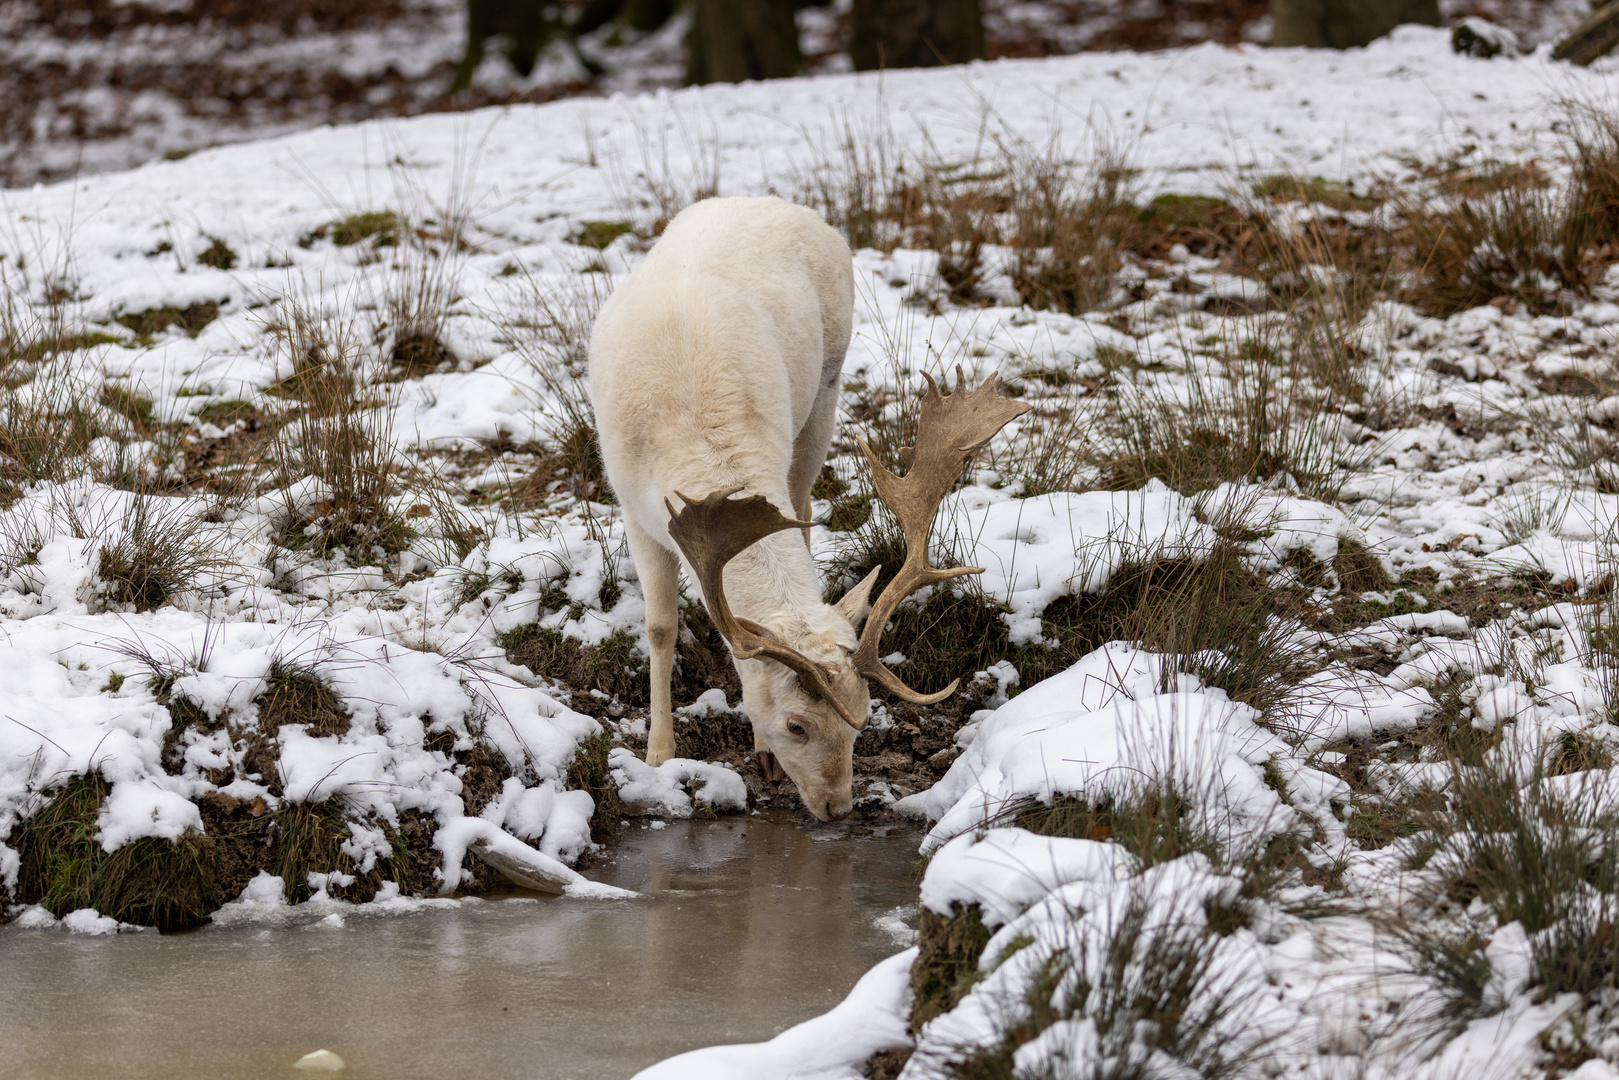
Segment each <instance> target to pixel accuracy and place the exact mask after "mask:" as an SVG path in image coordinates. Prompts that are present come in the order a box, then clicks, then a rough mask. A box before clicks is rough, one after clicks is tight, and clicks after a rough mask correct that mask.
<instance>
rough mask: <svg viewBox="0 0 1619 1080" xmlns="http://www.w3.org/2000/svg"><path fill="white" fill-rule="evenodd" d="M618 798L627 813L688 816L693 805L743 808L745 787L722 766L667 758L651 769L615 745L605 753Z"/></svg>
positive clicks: (740, 780)
mask: <svg viewBox="0 0 1619 1080" xmlns="http://www.w3.org/2000/svg"><path fill="white" fill-rule="evenodd" d="M607 762H608V764H609V765H610V766H611V767H612V770H613V779H614V780H616V781H617V782H618V797H619V799H620V800H621V801H622V802H623V804H624V806H625V808H626V809H627V810H628V811H629V812H630V813H635V814H663V815H666V816H668V817H676V818H688V817H691V815H692V810H693V808H694V806H695V805H699V804H700V805H703V806H707V807H711V808H713V809H715V810H736V811H740V810H746V809H747V807H748V789H747V787H746V785H744V784H743V783H742V778H741V777H740V776H738V775H737V774H736V773H735V772H733V771H731V770H730V769H728V768H726V767H725V766H724V765H720V764H717V763H710V762H706V761H693V760H691V759H690V758H670V759H669V760H668V761H665V762H664V763H663V764H662V765H659V766H658V767H657V768H653V767H652V766H650V765H648V764H647V763H646V762H644V761H642V760H641V759H640V758H638V757H636V756H635V755H634V754H633V753H631V752H630V751H628V750H626V749H624V748H623V747H618V748H617V749H615V750H613V751H612V752H611V753H609V754H608V756H607Z"/></svg>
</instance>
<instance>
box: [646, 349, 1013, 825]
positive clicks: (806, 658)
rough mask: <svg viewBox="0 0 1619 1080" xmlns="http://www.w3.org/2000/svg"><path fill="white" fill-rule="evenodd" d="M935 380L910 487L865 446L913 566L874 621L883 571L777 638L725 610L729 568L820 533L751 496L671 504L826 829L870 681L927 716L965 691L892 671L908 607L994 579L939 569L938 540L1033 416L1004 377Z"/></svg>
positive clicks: (747, 680) (889, 590) (836, 813)
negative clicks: (938, 590) (980, 476)
mask: <svg viewBox="0 0 1619 1080" xmlns="http://www.w3.org/2000/svg"><path fill="white" fill-rule="evenodd" d="M924 378H927V381H928V389H927V393H926V394H925V395H924V396H923V398H922V409H921V418H920V420H919V422H918V425H917V433H916V446H915V447H908V448H906V449H905V450H902V451H901V452H900V458H901V461H902V462H903V463H904V465H905V468H906V472H905V475H904V476H903V477H900V476H896V475H895V474H893V473H891V472H889V471H888V470H887V469H886V468H884V467H883V465H882V464H881V463H880V462H879V461H878V460H877V457H876V455H875V454H873V453H872V451H871V447H869V446H867V445H866V442H865V440H863V439H862V440H861V441H860V449H861V450H862V452H864V454H865V456H866V461H867V462H868V463H869V465H870V467H871V476H872V482H873V484H874V485H875V487H876V489H877V495H878V497H879V498H880V499H882V501H883V503H884V504H885V505H886V506H887V507H888V509H889V511H890V512H891V513H892V514H893V515H894V518H895V520H897V521H898V522H899V524H900V528H901V529H902V530H903V532H904V534H905V561H904V563H903V564H901V566H900V568H899V572H898V573H897V574H895V575H894V579H893V580H892V581H890V582H889V583H888V586H887V587H886V588H885V589H884V590H883V591H882V594H881V595H880V596H878V597H877V600H876V601H875V603H872V604H871V605H870V608H871V609H870V616H869V618H865V616H866V611H867V604H868V600H869V597H870V594H871V588H872V585H873V583H874V582H875V581H876V578H877V573H878V570H873V571H872V572H871V573H870V574H869V575H867V577H866V579H865V580H864V581H862V582H861V583H860V584H859V585H856V586H855V587H854V588H853V589H851V590H849V592H848V593H847V594H846V595H845V596H844V597H843V599H841V600H839V601H838V602H837V603H836V604H829V605H825V606H824V608H823V609H822V610H820V611H818V612H815V613H814V614H813V615H812V616H811V618H810V619H808V620H806V621H803V622H801V623H798V624H795V625H784V626H775V627H767V626H763V625H761V624H759V623H757V622H753V621H751V620H749V619H744V618H740V617H738V616H736V615H735V614H733V613H732V611H731V609H730V606H729V605H728V604H727V603H726V601H725V585H724V581H723V575H722V571H723V570H724V569H725V564H726V563H728V562H729V561H730V560H731V559H732V558H734V557H735V556H736V555H737V554H739V553H740V552H742V551H743V550H745V549H746V548H748V547H749V546H750V545H752V544H754V543H757V542H758V541H759V540H762V539H763V538H764V537H766V536H769V535H771V534H773V533H777V532H781V531H782V530H785V529H802V528H807V527H808V526H809V525H810V522H807V521H795V520H793V519H792V518H789V517H787V516H786V515H784V514H783V513H782V512H781V511H780V510H778V509H776V507H775V506H773V505H772V504H771V503H770V502H769V500H767V499H766V498H765V497H764V496H763V495H750V496H746V497H744V498H740V499H734V498H732V497H731V496H733V495H735V494H736V493H737V492H739V491H740V490H741V488H732V489H729V490H726V491H716V492H712V493H710V494H709V495H708V496H707V497H705V498H703V499H700V500H694V499H691V498H689V497H688V496H686V495H684V494H680V499H681V501H682V502H683V503H684V504H685V505H683V506H682V507H681V508H680V509H678V510H677V509H675V507H674V506H673V505H669V515H670V522H669V535H670V536H671V537H673V538H674V540H675V543H677V544H679V545H680V549H681V551H682V552H684V553H685V555H686V559H687V561H689V562H690V563H691V566H692V569H693V571H694V572H695V573H696V575H697V579H698V585H699V586H700V587H701V589H702V592H703V600H704V603H705V604H706V605H707V607H708V612H709V618H710V619H711V620H712V621H713V623H714V625H715V627H716V628H717V629H718V630H719V631H720V633H721V634H723V635H724V636H725V640H726V641H727V642H729V643H730V646H731V654H732V655H733V656H734V657H735V658H736V660H737V672H738V674H739V675H740V676H741V679H742V688H743V693H742V700H743V706H744V707H745V708H746V709H747V711H748V716H749V718H750V719H751V720H752V722H753V725H754V730H755V731H757V732H758V733H759V734H760V735H761V736H762V738H763V739H764V741H765V744H766V745H767V746H769V747H770V751H771V753H772V754H774V755H775V758H776V760H777V761H779V762H780V763H781V767H782V768H783V769H784V770H785V771H786V773H787V775H788V776H789V777H791V778H792V780H793V783H794V784H796V785H797V786H798V793H799V796H800V797H801V798H802V799H803V800H804V805H805V806H807V807H809V810H810V813H812V814H814V815H815V816H816V817H818V818H820V819H821V820H823V821H826V820H830V819H836V818H841V817H843V816H845V815H846V814H848V813H849V810H850V807H851V806H852V804H853V792H852V791H851V782H852V779H853V755H854V740H855V737H856V736H857V735H858V734H859V733H860V731H861V729H863V728H864V727H865V726H866V720H867V718H868V716H869V712H870V701H871V697H870V689H869V686H868V682H867V681H868V680H871V681H875V682H876V683H877V684H878V685H879V686H881V687H882V688H883V689H884V690H887V691H888V692H889V693H890V694H893V695H894V696H895V697H897V698H899V699H901V700H903V701H910V702H914V703H916V704H919V705H929V704H933V703H935V702H938V701H942V700H944V699H945V698H947V697H949V696H950V695H951V694H953V693H954V692H955V689H956V686H957V685H958V683H959V682H960V680H959V679H957V680H953V681H952V682H951V683H950V685H949V686H947V687H945V688H944V689H943V690H940V691H938V692H937V693H933V694H921V693H918V692H916V691H915V690H912V689H911V688H910V687H908V686H906V685H905V683H904V682H903V681H902V680H901V679H900V678H899V676H897V675H895V674H894V673H893V672H892V671H890V670H889V669H888V668H887V667H886V666H884V665H883V663H882V661H880V660H879V659H878V654H879V651H880V650H879V649H878V645H879V643H880V639H881V637H882V634H883V630H884V628H885V627H886V626H887V625H888V620H889V619H890V618H891V617H892V616H893V614H894V611H895V609H896V608H898V607H899V605H900V603H901V602H902V601H903V600H904V599H905V598H906V597H908V596H910V595H911V594H912V593H914V592H916V591H917V590H919V589H922V588H925V587H927V586H929V585H933V584H936V583H937V582H940V581H944V580H946V579H948V578H953V577H957V576H959V575H962V574H981V573H983V570H982V569H981V568H979V567H973V566H956V567H950V568H946V569H941V568H939V567H935V566H933V565H931V564H930V563H929V562H928V535H929V533H930V532H931V531H932V529H933V519H934V517H935V516H936V515H937V514H938V511H939V504H940V502H941V501H943V499H944V497H945V496H946V495H947V494H949V492H950V489H951V488H952V487H953V486H955V482H956V480H957V478H958V477H960V476H961V471H962V469H963V468H965V467H966V464H967V462H968V461H969V460H970V459H971V458H972V456H973V454H974V453H976V452H977V451H978V449H979V448H980V447H982V446H983V445H984V444H985V443H987V442H988V441H989V440H990V438H991V437H992V436H993V435H994V434H995V433H996V432H997V431H999V430H1000V429H1001V428H1002V427H1004V426H1005V425H1006V424H1007V423H1008V422H1009V421H1011V420H1012V419H1014V418H1015V417H1017V416H1019V415H1021V414H1022V413H1023V412H1024V411H1026V410H1027V409H1028V405H1026V404H1024V403H1023V402H1020V401H1011V400H1009V399H1007V398H1006V397H1005V396H1004V395H1002V394H1001V393H1000V392H999V390H998V388H997V387H998V382H999V380H998V379H997V378H996V377H995V376H991V377H990V378H989V379H987V380H985V382H984V383H983V384H981V385H980V386H979V387H978V389H976V390H972V391H968V390H967V389H966V382H965V380H964V379H963V377H962V375H961V371H960V369H959V368H958V369H957V371H956V392H955V393H950V392H949V386H948V383H947V384H946V388H945V392H944V393H940V391H939V388H938V386H937V385H935V384H934V382H933V379H932V378H931V377H928V376H924ZM677 494H679V493H677ZM879 569H880V568H879ZM863 618H864V619H865V629H864V631H861V630H860V624H861V621H862V619H863Z"/></svg>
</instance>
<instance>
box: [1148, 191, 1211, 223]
mask: <svg viewBox="0 0 1619 1080" xmlns="http://www.w3.org/2000/svg"><path fill="white" fill-rule="evenodd" d="M1228 209H1229V207H1228V206H1227V205H1226V203H1225V202H1224V201H1223V200H1221V199H1215V198H1211V197H1210V196H1207V195H1175V194H1164V195H1159V196H1157V197H1156V198H1154V199H1153V200H1152V202H1150V203H1148V204H1147V205H1146V206H1145V207H1143V208H1142V210H1141V220H1142V221H1143V222H1146V223H1154V224H1158V225H1162V226H1164V227H1166V228H1169V229H1208V228H1213V227H1214V224H1215V219H1216V217H1217V216H1218V215H1219V214H1220V213H1221V212H1223V211H1225V210H1228Z"/></svg>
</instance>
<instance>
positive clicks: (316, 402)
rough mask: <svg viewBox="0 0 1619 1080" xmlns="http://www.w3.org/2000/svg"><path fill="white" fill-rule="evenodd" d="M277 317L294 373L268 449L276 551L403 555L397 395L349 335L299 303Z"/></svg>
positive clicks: (405, 526)
mask: <svg viewBox="0 0 1619 1080" xmlns="http://www.w3.org/2000/svg"><path fill="white" fill-rule="evenodd" d="M280 308H281V310H280V312H279V321H277V322H274V323H271V324H270V325H269V326H268V327H267V329H268V330H269V331H270V332H271V333H273V334H274V335H275V338H276V341H277V343H278V344H279V345H280V347H281V349H282V350H283V352H284V355H286V356H287V357H288V358H289V359H290V360H291V361H292V369H293V373H292V375H291V377H290V378H288V379H286V380H284V381H283V382H282V383H281V384H280V386H279V387H278V391H279V393H280V394H281V395H282V396H283V397H284V398H286V399H288V402H289V409H290V411H291V413H292V415H291V417H290V419H287V421H286V423H285V424H284V426H282V427H281V429H280V431H279V432H278V433H277V435H276V437H275V439H274V441H273V442H272V443H271V444H270V470H271V471H270V477H269V483H270V485H271V488H272V490H273V491H274V493H275V494H276V495H277V497H279V499H280V500H281V502H282V507H283V513H282V521H281V525H280V529H279V534H278V541H279V542H280V543H281V544H282V546H284V547H288V548H292V549H295V550H302V551H309V552H312V553H314V554H317V555H324V554H326V553H329V552H332V551H334V550H336V549H338V548H349V549H353V550H354V551H355V552H356V553H361V554H363V556H364V557H369V556H370V555H371V554H372V553H373V551H375V552H380V553H382V554H384V555H386V554H388V553H392V552H397V551H399V550H401V549H402V548H404V547H405V545H406V544H408V543H409V541H410V539H411V538H412V536H413V535H414V530H413V529H412V528H411V527H410V525H409V523H408V521H407V520H406V518H405V517H404V515H403V512H402V510H401V508H400V507H399V506H398V502H399V500H400V499H401V497H402V496H403V495H404V494H405V493H406V486H405V482H404V478H403V475H402V474H403V469H404V462H403V460H402V456H401V454H400V453H399V451H398V449H397V447H396V446H395V445H394V442H393V433H392V430H391V420H390V416H391V409H390V405H391V398H390V394H389V392H388V390H387V389H386V386H385V384H382V383H381V380H378V379H376V378H375V377H374V376H375V375H376V374H377V371H376V368H375V364H374V362H373V361H371V360H370V359H369V358H368V357H367V355H366V353H365V352H364V351H363V350H362V349H361V348H360V346H359V344H358V343H357V341H356V340H355V339H354V337H353V334H352V330H351V328H350V327H349V326H347V325H345V324H342V323H337V324H333V323H329V322H328V321H326V320H324V319H321V318H320V316H319V315H318V314H317V313H316V312H315V311H314V310H313V309H312V308H310V307H306V306H304V305H303V304H301V303H299V302H297V301H295V300H291V299H288V300H285V301H283V302H282V304H281V305H280ZM368 376H370V377H368ZM310 481H313V482H314V487H313V488H311V486H310Z"/></svg>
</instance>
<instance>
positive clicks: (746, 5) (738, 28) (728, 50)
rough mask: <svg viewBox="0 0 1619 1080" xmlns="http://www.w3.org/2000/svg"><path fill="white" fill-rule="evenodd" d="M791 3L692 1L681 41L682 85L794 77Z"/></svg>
mask: <svg viewBox="0 0 1619 1080" xmlns="http://www.w3.org/2000/svg"><path fill="white" fill-rule="evenodd" d="M797 11H798V4H797V3H795V2H794V0H696V3H695V4H694V5H693V12H692V23H691V35H690V37H689V38H688V39H687V45H688V50H689V51H688V53H687V57H686V82H688V83H712V82H742V81H743V80H744V79H779V78H783V77H785V76H788V75H797V74H798V73H799V71H800V70H802V69H803V66H804V58H803V56H802V54H800V53H799V51H798V22H797V20H796V19H795V18H794V16H795V14H796V13H797Z"/></svg>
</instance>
